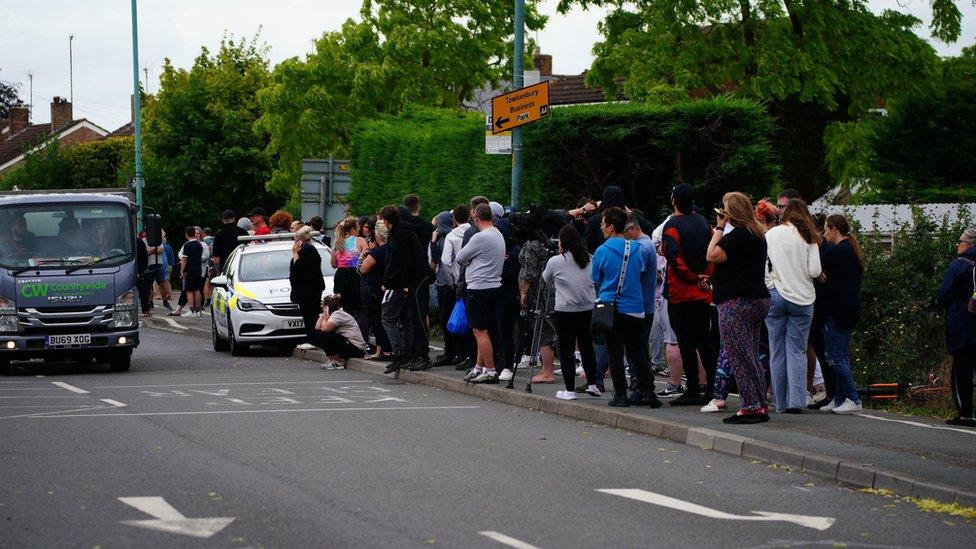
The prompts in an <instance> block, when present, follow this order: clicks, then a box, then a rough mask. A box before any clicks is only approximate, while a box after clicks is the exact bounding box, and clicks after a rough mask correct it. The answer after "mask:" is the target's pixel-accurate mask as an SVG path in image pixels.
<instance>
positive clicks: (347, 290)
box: [332, 267, 362, 318]
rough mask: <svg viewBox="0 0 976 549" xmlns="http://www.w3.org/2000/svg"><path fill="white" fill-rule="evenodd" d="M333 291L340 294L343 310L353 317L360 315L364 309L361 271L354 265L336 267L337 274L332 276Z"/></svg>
mask: <svg viewBox="0 0 976 549" xmlns="http://www.w3.org/2000/svg"><path fill="white" fill-rule="evenodd" d="M332 293H335V294H339V298H340V301H341V302H342V310H343V311H346V312H347V313H349V314H350V315H352V317H353V318H356V317H357V316H358V315H359V311H360V309H362V302H361V295H360V294H361V293H362V289H361V288H360V280H359V271H357V270H356V269H354V268H352V267H340V268H338V269H336V272H335V276H334V277H333V278H332Z"/></svg>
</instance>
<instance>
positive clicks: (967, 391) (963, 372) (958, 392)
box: [952, 343, 976, 417]
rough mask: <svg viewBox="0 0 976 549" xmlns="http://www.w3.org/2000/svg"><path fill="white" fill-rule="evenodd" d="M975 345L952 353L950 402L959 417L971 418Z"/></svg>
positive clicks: (975, 367) (975, 361)
mask: <svg viewBox="0 0 976 549" xmlns="http://www.w3.org/2000/svg"><path fill="white" fill-rule="evenodd" d="M974 369H976V343H974V344H972V345H968V346H966V347H963V348H962V349H958V350H956V351H953V352H952V402H953V404H955V405H956V411H957V412H958V413H959V417H973V370H974Z"/></svg>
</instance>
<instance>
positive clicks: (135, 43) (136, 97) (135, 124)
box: [132, 0, 145, 232]
mask: <svg viewBox="0 0 976 549" xmlns="http://www.w3.org/2000/svg"><path fill="white" fill-rule="evenodd" d="M132 93H133V97H132V100H133V102H134V104H133V117H132V118H133V120H132V129H133V133H134V134H135V138H136V143H135V145H136V154H135V156H136V174H135V178H134V180H133V182H132V186H133V187H135V188H136V207H137V209H138V211H137V212H136V231H137V232H140V231H142V210H143V204H142V188H143V187H144V186H145V182H144V181H143V180H142V122H141V119H142V87H141V86H140V85H139V24H138V18H137V17H136V0H132Z"/></svg>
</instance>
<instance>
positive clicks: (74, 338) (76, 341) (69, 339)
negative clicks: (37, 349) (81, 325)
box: [47, 334, 91, 347]
mask: <svg viewBox="0 0 976 549" xmlns="http://www.w3.org/2000/svg"><path fill="white" fill-rule="evenodd" d="M62 345H91V334H75V335H50V336H47V346H48V347H59V346H62Z"/></svg>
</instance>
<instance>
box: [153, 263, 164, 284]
mask: <svg viewBox="0 0 976 549" xmlns="http://www.w3.org/2000/svg"><path fill="white" fill-rule="evenodd" d="M149 272H150V273H152V279H153V282H155V283H156V284H165V283H166V268H165V267H164V266H163V265H151V266H150V267H149Z"/></svg>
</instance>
